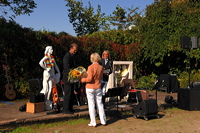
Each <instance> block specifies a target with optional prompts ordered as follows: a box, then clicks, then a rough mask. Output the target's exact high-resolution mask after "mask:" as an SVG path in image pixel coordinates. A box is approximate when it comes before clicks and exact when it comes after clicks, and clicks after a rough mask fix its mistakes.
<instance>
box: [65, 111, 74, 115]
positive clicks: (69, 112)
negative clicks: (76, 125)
mask: <svg viewBox="0 0 200 133" xmlns="http://www.w3.org/2000/svg"><path fill="white" fill-rule="evenodd" d="M62 113H63V114H66V115H73V114H74V112H71V111H63V112H62Z"/></svg>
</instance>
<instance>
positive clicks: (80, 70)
mask: <svg viewBox="0 0 200 133" xmlns="http://www.w3.org/2000/svg"><path fill="white" fill-rule="evenodd" d="M85 72H86V69H85V68H84V67H82V66H79V67H77V68H74V69H72V70H70V72H69V74H68V81H70V82H72V83H74V82H78V80H79V78H80V77H81V76H82V75H83V74H84V73H85Z"/></svg>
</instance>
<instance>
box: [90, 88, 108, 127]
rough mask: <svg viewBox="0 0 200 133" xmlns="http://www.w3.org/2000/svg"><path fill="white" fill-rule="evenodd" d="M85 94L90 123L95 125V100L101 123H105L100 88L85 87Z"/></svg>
mask: <svg viewBox="0 0 200 133" xmlns="http://www.w3.org/2000/svg"><path fill="white" fill-rule="evenodd" d="M86 94H87V99H88V108H89V115H90V124H91V125H93V126H96V118H95V116H96V110H95V102H96V104H97V109H98V111H99V117H100V121H101V124H106V115H105V111H104V107H103V102H102V90H101V88H99V89H88V88H86Z"/></svg>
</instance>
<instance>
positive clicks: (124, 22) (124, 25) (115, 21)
mask: <svg viewBox="0 0 200 133" xmlns="http://www.w3.org/2000/svg"><path fill="white" fill-rule="evenodd" d="M138 9H139V8H138V7H136V8H133V6H132V7H131V8H127V11H126V9H123V8H122V7H120V6H119V5H118V6H117V7H116V10H115V11H113V12H112V15H110V23H111V24H112V25H114V26H117V27H118V29H129V27H131V26H135V25H136V24H137V21H136V20H137V18H138V17H140V15H141V13H138V12H137V10H138ZM130 29H131V28H130Z"/></svg>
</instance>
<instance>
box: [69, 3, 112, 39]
mask: <svg viewBox="0 0 200 133" xmlns="http://www.w3.org/2000/svg"><path fill="white" fill-rule="evenodd" d="M65 1H67V4H66V6H67V7H69V9H68V12H69V14H68V16H69V19H70V23H72V24H73V27H74V30H75V32H76V34H77V36H80V35H86V34H91V33H93V32H96V31H100V30H101V29H103V27H104V29H106V28H105V27H107V26H108V25H106V21H107V18H106V17H105V16H104V15H105V14H104V13H102V14H101V6H100V5H98V9H97V11H96V14H95V13H94V8H93V7H92V6H91V3H90V2H88V4H89V6H88V7H85V8H84V7H83V2H82V1H76V0H65Z"/></svg>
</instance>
